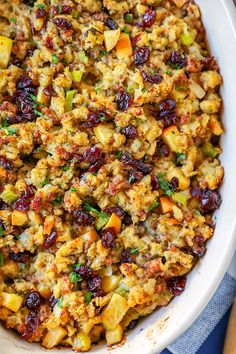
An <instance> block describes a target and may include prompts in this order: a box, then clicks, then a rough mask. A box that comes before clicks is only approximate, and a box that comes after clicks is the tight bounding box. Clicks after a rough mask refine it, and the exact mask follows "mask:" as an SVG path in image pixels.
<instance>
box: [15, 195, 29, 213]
mask: <svg viewBox="0 0 236 354" xmlns="http://www.w3.org/2000/svg"><path fill="white" fill-rule="evenodd" d="M13 207H14V209H15V210H28V209H29V207H30V200H27V199H25V197H20V198H19V199H17V200H16V201H15V202H14V204H13Z"/></svg>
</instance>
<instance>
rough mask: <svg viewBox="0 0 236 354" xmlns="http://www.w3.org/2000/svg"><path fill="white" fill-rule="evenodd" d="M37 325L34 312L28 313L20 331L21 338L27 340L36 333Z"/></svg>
mask: <svg viewBox="0 0 236 354" xmlns="http://www.w3.org/2000/svg"><path fill="white" fill-rule="evenodd" d="M38 325H39V319H38V315H37V313H36V312H34V311H30V312H29V313H28V315H27V318H26V323H25V325H24V326H23V328H22V331H21V333H22V334H21V338H23V339H26V340H27V339H29V338H30V337H32V335H33V334H34V333H35V332H36V331H37V328H38Z"/></svg>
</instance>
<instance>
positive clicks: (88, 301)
mask: <svg viewBox="0 0 236 354" xmlns="http://www.w3.org/2000/svg"><path fill="white" fill-rule="evenodd" d="M92 296H93V294H92V293H91V291H88V292H87V293H86V294H85V296H84V301H85V303H86V304H87V305H88V304H89V303H90V302H91V300H92Z"/></svg>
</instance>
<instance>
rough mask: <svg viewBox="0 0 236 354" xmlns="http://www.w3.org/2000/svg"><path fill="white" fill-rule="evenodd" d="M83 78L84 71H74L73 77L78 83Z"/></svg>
mask: <svg viewBox="0 0 236 354" xmlns="http://www.w3.org/2000/svg"><path fill="white" fill-rule="evenodd" d="M82 76H83V71H81V70H73V71H72V77H73V79H74V80H75V81H76V82H80V81H81V79H82Z"/></svg>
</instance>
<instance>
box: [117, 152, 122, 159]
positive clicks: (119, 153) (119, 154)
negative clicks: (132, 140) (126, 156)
mask: <svg viewBox="0 0 236 354" xmlns="http://www.w3.org/2000/svg"><path fill="white" fill-rule="evenodd" d="M122 155H123V151H119V152H118V153H117V154H116V158H117V159H118V160H120V159H121V158H122Z"/></svg>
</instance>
